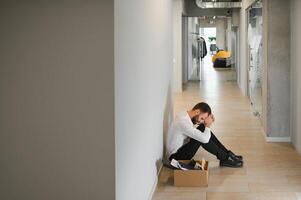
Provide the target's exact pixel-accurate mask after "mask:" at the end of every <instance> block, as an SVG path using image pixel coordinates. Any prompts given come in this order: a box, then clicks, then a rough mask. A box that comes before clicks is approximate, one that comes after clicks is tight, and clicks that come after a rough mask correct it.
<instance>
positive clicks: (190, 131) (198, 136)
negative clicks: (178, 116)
mask: <svg viewBox="0 0 301 200" xmlns="http://www.w3.org/2000/svg"><path fill="white" fill-rule="evenodd" d="M181 129H182V131H183V134H184V135H186V136H187V137H190V138H193V139H195V140H197V141H199V142H202V143H208V142H209V140H210V137H211V130H210V128H209V127H206V128H205V130H204V132H202V131H200V130H198V129H196V128H194V127H193V126H191V124H188V123H185V122H182V123H181Z"/></svg>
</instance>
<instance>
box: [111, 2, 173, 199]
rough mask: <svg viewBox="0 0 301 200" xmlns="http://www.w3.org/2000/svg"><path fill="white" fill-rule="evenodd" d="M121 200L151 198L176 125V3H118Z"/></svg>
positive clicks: (118, 181)
mask: <svg viewBox="0 0 301 200" xmlns="http://www.w3.org/2000/svg"><path fill="white" fill-rule="evenodd" d="M115 27H116V32H115V41H116V48H115V50H116V51H115V59H116V65H115V94H116V101H115V106H116V107H115V108H116V109H115V112H116V118H115V122H116V124H115V127H116V132H115V133H116V198H117V199H118V200H121V199H125V200H136V199H137V200H144V199H148V198H150V196H151V193H152V191H153V190H154V189H155V183H156V181H157V171H158V169H159V167H160V166H161V165H160V164H161V159H162V157H163V141H164V134H165V133H166V130H167V127H168V125H169V123H170V120H172V116H173V113H172V106H173V104H172V88H173V87H172V82H173V80H172V77H173V71H172V70H173V62H172V60H173V46H172V42H173V39H172V0H153V1H148V0H127V1H124V0H116V1H115Z"/></svg>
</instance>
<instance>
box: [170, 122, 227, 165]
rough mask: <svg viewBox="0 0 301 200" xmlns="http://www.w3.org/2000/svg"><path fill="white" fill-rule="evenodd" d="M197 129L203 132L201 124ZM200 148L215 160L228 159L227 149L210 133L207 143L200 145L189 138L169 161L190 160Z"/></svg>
mask: <svg viewBox="0 0 301 200" xmlns="http://www.w3.org/2000/svg"><path fill="white" fill-rule="evenodd" d="M197 129H199V130H200V131H202V132H204V130H205V125H204V124H201V125H199V126H198V127H197ZM200 146H202V147H203V148H204V149H206V150H207V151H208V152H210V153H212V154H213V155H215V156H216V158H217V159H219V160H221V161H224V160H226V159H227V158H228V149H227V148H226V147H225V146H224V145H223V144H222V143H221V142H220V141H219V140H218V139H217V138H216V137H215V135H214V134H213V133H212V132H211V137H210V140H209V142H208V143H201V142H199V141H197V140H195V139H192V138H190V140H189V142H187V143H186V144H184V145H183V146H182V147H180V148H179V149H178V151H177V152H176V153H174V154H172V155H171V156H170V157H169V159H170V160H171V159H176V160H191V159H192V158H193V156H194V155H195V154H196V152H197V150H198V149H199V147H200Z"/></svg>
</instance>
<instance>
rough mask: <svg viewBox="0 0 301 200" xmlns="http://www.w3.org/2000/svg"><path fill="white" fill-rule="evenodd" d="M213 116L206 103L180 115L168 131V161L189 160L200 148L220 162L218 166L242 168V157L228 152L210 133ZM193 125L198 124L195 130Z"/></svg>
mask: <svg viewBox="0 0 301 200" xmlns="http://www.w3.org/2000/svg"><path fill="white" fill-rule="evenodd" d="M213 122H214V116H213V114H212V113H211V108H210V106H209V105H208V104H207V103H204V102H201V103H198V104H196V105H195V106H194V107H193V108H192V110H190V111H187V112H182V113H180V114H179V115H178V116H177V117H176V119H175V120H174V121H173V123H172V124H171V127H170V128H169V131H168V139H167V150H168V153H169V160H172V159H175V160H191V159H192V158H193V156H194V155H195V154H196V152H197V150H198V149H199V147H200V146H202V147H203V148H204V149H206V150H207V151H208V152H210V153H212V154H214V155H215V156H216V157H217V159H219V160H220V166H227V167H242V166H243V157H242V156H237V155H235V154H234V153H233V152H232V151H230V150H228V149H227V148H226V147H224V145H223V144H222V143H221V142H220V141H219V140H218V139H217V138H216V137H215V135H214V134H213V133H212V132H211V130H210V126H211V124H212V123H213ZM194 123H195V124H199V125H198V127H197V128H195V127H194Z"/></svg>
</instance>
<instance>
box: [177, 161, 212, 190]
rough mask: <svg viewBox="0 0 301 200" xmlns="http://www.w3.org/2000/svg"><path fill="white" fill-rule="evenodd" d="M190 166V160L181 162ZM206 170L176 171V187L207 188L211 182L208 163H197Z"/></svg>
mask: <svg viewBox="0 0 301 200" xmlns="http://www.w3.org/2000/svg"><path fill="white" fill-rule="evenodd" d="M179 161H180V162H183V163H186V164H188V163H189V162H190V160H179ZM196 162H198V163H200V164H201V165H202V166H203V169H204V170H174V185H175V186H179V187H207V186H208V180H209V170H208V161H205V160H201V161H196Z"/></svg>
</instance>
